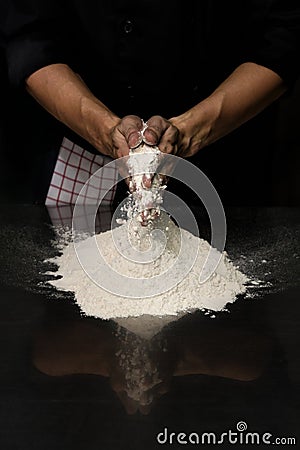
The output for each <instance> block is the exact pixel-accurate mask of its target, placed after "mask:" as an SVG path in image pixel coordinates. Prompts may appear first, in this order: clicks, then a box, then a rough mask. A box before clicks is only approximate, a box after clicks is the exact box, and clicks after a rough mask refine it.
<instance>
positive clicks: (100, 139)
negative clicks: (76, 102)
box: [81, 98, 120, 156]
mask: <svg viewBox="0 0 300 450" xmlns="http://www.w3.org/2000/svg"><path fill="white" fill-rule="evenodd" d="M81 120H82V124H83V126H84V134H85V136H84V137H85V139H86V140H87V141H88V142H89V143H90V144H91V145H93V147H95V148H96V149H97V150H98V151H99V152H101V153H103V154H104V155H108V156H111V155H112V139H111V134H112V131H113V129H114V128H115V127H116V126H117V125H118V123H119V122H120V118H119V117H118V116H116V115H115V114H114V113H113V112H112V111H110V110H109V109H108V108H106V107H105V106H104V105H103V104H102V103H101V102H100V101H99V100H97V99H96V98H95V99H91V98H84V99H82V101H81Z"/></svg>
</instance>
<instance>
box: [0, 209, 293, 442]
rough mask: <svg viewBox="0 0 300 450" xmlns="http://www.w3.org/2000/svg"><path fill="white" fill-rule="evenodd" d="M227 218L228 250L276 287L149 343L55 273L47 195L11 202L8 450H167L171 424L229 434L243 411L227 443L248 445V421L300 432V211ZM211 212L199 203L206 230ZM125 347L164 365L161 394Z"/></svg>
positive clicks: (5, 370)
mask: <svg viewBox="0 0 300 450" xmlns="http://www.w3.org/2000/svg"><path fill="white" fill-rule="evenodd" d="M226 216H227V222H228V237H227V244H226V250H227V252H228V254H229V256H230V257H231V258H232V260H233V261H234V262H235V263H236V264H238V265H239V266H240V268H241V269H242V270H243V271H244V272H245V273H247V274H248V275H251V276H255V277H257V278H259V279H261V280H263V281H264V285H263V287H261V288H257V289H256V291H255V295H254V296H253V298H251V299H245V298H243V297H242V298H239V299H238V300H237V301H236V302H235V303H233V304H232V305H230V307H229V308H228V311H227V312H221V313H218V314H216V317H215V318H212V317H211V315H210V314H207V315H205V314H204V313H203V312H195V313H193V314H188V315H186V316H185V317H183V318H181V319H180V320H178V321H177V322H173V323H171V324H170V325H168V326H166V327H165V328H163V330H162V331H161V332H160V333H159V334H158V335H156V336H155V337H154V338H153V339H152V340H151V341H150V342H144V341H143V340H141V339H139V338H137V337H136V336H135V335H134V334H132V333H129V332H125V330H122V329H121V330H120V329H119V328H118V327H117V326H116V324H115V323H114V322H112V321H102V320H99V319H95V318H91V317H90V318H88V317H83V316H82V315H81V314H80V311H79V309H78V307H77V305H76V303H75V302H74V298H73V295H72V294H70V293H61V294H57V292H55V290H54V289H53V288H50V287H49V286H48V287H47V286H45V285H44V284H43V282H44V281H45V280H46V278H45V275H44V272H45V271H46V270H47V269H48V268H49V264H48V265H47V263H45V262H44V260H45V259H47V258H50V257H53V256H55V255H56V254H57V253H58V250H57V248H56V247H55V245H53V240H55V231H54V229H53V227H52V225H51V220H50V217H49V214H48V212H47V210H46V209H45V208H44V207H40V206H29V205H20V206H16V205H15V206H9V205H7V206H5V205H2V206H1V208H0V224H1V227H0V262H1V275H0V298H1V303H0V305H1V315H0V322H1V326H0V346H1V358H0V391H1V395H0V449H1V450H8V449H20V450H27V449H28V450H29V449H30V450H34V449H37V450H48V449H49V450H50V449H51V450H55V449H64V450H66V449H86V450H93V449H102V448H103V449H142V448H144V449H155V448H159V447H161V446H162V444H159V443H158V442H157V435H158V433H160V432H163V434H162V435H161V436H160V440H161V441H164V440H166V441H167V442H168V443H169V444H168V445H170V440H171V441H172V442H174V443H173V444H172V445H171V447H172V448H182V446H183V444H180V443H178V434H179V433H180V432H182V433H186V435H187V436H188V437H189V436H190V433H197V435H198V436H199V437H200V442H201V439H202V433H205V432H212V433H215V435H216V438H217V439H221V438H220V436H221V434H222V433H228V432H229V430H232V432H237V431H238V430H237V424H238V423H240V422H244V426H247V430H246V431H244V432H242V427H243V424H239V428H240V430H239V431H238V434H237V437H238V439H239V441H238V442H239V443H238V444H235V445H233V444H230V443H228V439H229V437H228V435H227V437H226V436H225V437H223V440H224V443H222V444H220V447H221V448H222V447H225V448H234V447H237V448H245V447H246V445H245V443H244V444H242V441H241V440H242V439H245V436H246V433H247V432H256V433H258V435H259V439H262V436H263V434H264V433H270V435H271V437H269V439H270V442H272V443H273V442H275V439H276V438H285V439H287V438H289V437H290V438H296V439H298V440H299V439H300V433H299V417H300V414H299V413H300V409H299V406H300V404H299V400H300V396H299V394H300V352H299V344H300V339H299V324H300V301H299V300H300V298H299V297H300V283H299V267H300V245H299V243H300V239H299V234H300V231H299V224H300V209H299V208H231V209H230V208H229V209H227V211H226ZM204 223H205V220H203V222H202V219H201V214H199V224H200V225H201V226H203V230H204V231H203V234H205V232H206V231H205V229H206V228H205V225H204ZM201 226H200V231H201ZM124 346H125V347H126V352H127V356H128V355H129V357H130V354H131V353H130V352H132V355H134V354H135V355H136V352H140V354H141V355H142V356H141V361H140V363H141V364H144V362H143V361H144V359H143V358H144V356H145V355H146V356H147V358H148V359H147V360H149V361H151V363H152V364H153V365H154V366H155V367H157V370H158V373H159V375H160V379H161V380H162V382H161V384H160V385H159V386H158V387H155V388H153V390H152V396H153V402H152V403H151V405H149V406H144V407H140V408H137V405H136V404H135V403H134V402H132V401H130V400H129V399H128V398H127V397H126V394H125V393H124V389H123V387H124V373H122V369H121V368H120V365H118V361H117V359H116V357H115V354H116V353H117V352H118V351H119V350H120V349H123V350H124V348H125V347H124ZM138 354H139V353H138ZM144 369H145V368H144ZM145 370H146V372H147V369H145ZM149 376H150V375H149ZM146 381H147V380H146ZM142 382H145V380H142V379H141V383H142ZM164 430H165V431H164ZM166 430H167V431H166ZM171 433H175V435H171ZM190 437H191V439H192V441H193V440H195V439H196V437H195V435H191V436H190ZM180 439H181V440H184V439H186V438H185V437H183V436H181V437H179V440H180ZM205 439H208V438H207V437H205ZM210 439H213V437H212V436H211V437H210ZM231 439H234V435H232V436H231ZM249 439H250V437H249ZM255 439H258V438H257V436H256V438H255ZM284 442H285V441H282V443H284ZM165 445H167V444H165ZM211 445H212V446H213V444H212V441H211ZM186 446H188V445H186ZM201 446H202V447H203V448H207V447H210V445H209V444H207V440H205V444H202V445H201ZM298 446H299V447H300V444H299V442H297V444H296V445H293V447H294V448H298ZM193 447H195V446H193Z"/></svg>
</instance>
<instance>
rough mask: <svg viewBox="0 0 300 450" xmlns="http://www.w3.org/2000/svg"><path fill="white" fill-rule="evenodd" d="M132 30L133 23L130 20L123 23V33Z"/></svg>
mask: <svg viewBox="0 0 300 450" xmlns="http://www.w3.org/2000/svg"><path fill="white" fill-rule="evenodd" d="M132 30H133V23H132V22H131V20H126V21H125V23H124V31H125V33H126V34H129V33H131V32H132Z"/></svg>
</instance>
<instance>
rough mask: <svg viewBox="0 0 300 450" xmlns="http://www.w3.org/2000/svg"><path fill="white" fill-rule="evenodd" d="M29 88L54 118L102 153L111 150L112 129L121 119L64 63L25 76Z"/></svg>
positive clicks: (110, 151) (109, 152) (108, 153)
mask: <svg viewBox="0 0 300 450" xmlns="http://www.w3.org/2000/svg"><path fill="white" fill-rule="evenodd" d="M26 87H27V90H28V92H29V93H30V94H31V95H32V96H33V97H34V98H35V99H36V100H37V101H38V102H39V103H40V104H41V105H42V106H43V107H44V108H45V109H46V110H47V111H48V112H50V113H51V114H52V115H53V116H54V117H56V119H58V120H59V121H61V122H62V123H64V124H65V125H67V126H68V127H69V128H71V129H72V130H73V131H75V132H76V133H77V134H79V135H80V136H82V137H83V138H84V139H86V140H87V141H88V142H89V143H90V144H92V145H93V146H94V147H95V148H96V149H98V150H99V151H101V153H104V154H107V155H110V154H111V153H112V149H111V143H110V139H109V137H110V133H111V130H112V129H113V128H114V127H115V126H116V125H117V124H118V123H119V121H120V119H119V118H118V117H117V116H116V115H115V114H113V113H112V112H111V111H110V110H109V109H108V108H107V107H106V106H105V105H104V104H103V103H102V102H101V101H100V100H98V99H97V98H96V97H95V96H94V95H93V94H92V92H91V91H90V90H89V89H88V87H87V86H86V85H85V83H84V82H83V81H82V79H81V78H80V77H79V76H78V75H77V74H75V73H74V72H73V71H72V70H71V69H70V68H69V67H68V66H66V65H64V64H53V65H50V66H47V67H44V68H42V69H40V70H38V71H37V72H35V73H33V74H32V75H31V76H30V77H29V78H28V79H27V80H26Z"/></svg>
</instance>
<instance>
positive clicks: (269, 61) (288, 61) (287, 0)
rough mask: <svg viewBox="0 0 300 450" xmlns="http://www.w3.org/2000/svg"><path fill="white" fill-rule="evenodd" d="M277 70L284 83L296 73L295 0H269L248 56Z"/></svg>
mask: <svg viewBox="0 0 300 450" xmlns="http://www.w3.org/2000/svg"><path fill="white" fill-rule="evenodd" d="M250 58H251V60H252V61H253V62H256V63H257V64H260V65H262V66H265V67H267V68H269V69H271V70H273V71H274V72H275V73H277V74H278V75H279V76H280V77H281V78H282V79H283V80H284V81H285V82H286V84H287V85H292V84H293V83H294V82H295V81H296V79H297V78H298V77H299V76H300V4H299V0H271V1H270V2H269V7H268V9H267V12H266V15H265V21H264V24H263V28H262V33H261V35H260V37H259V39H258V40H257V42H256V46H255V50H254V51H253V52H252V54H251V56H250Z"/></svg>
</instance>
